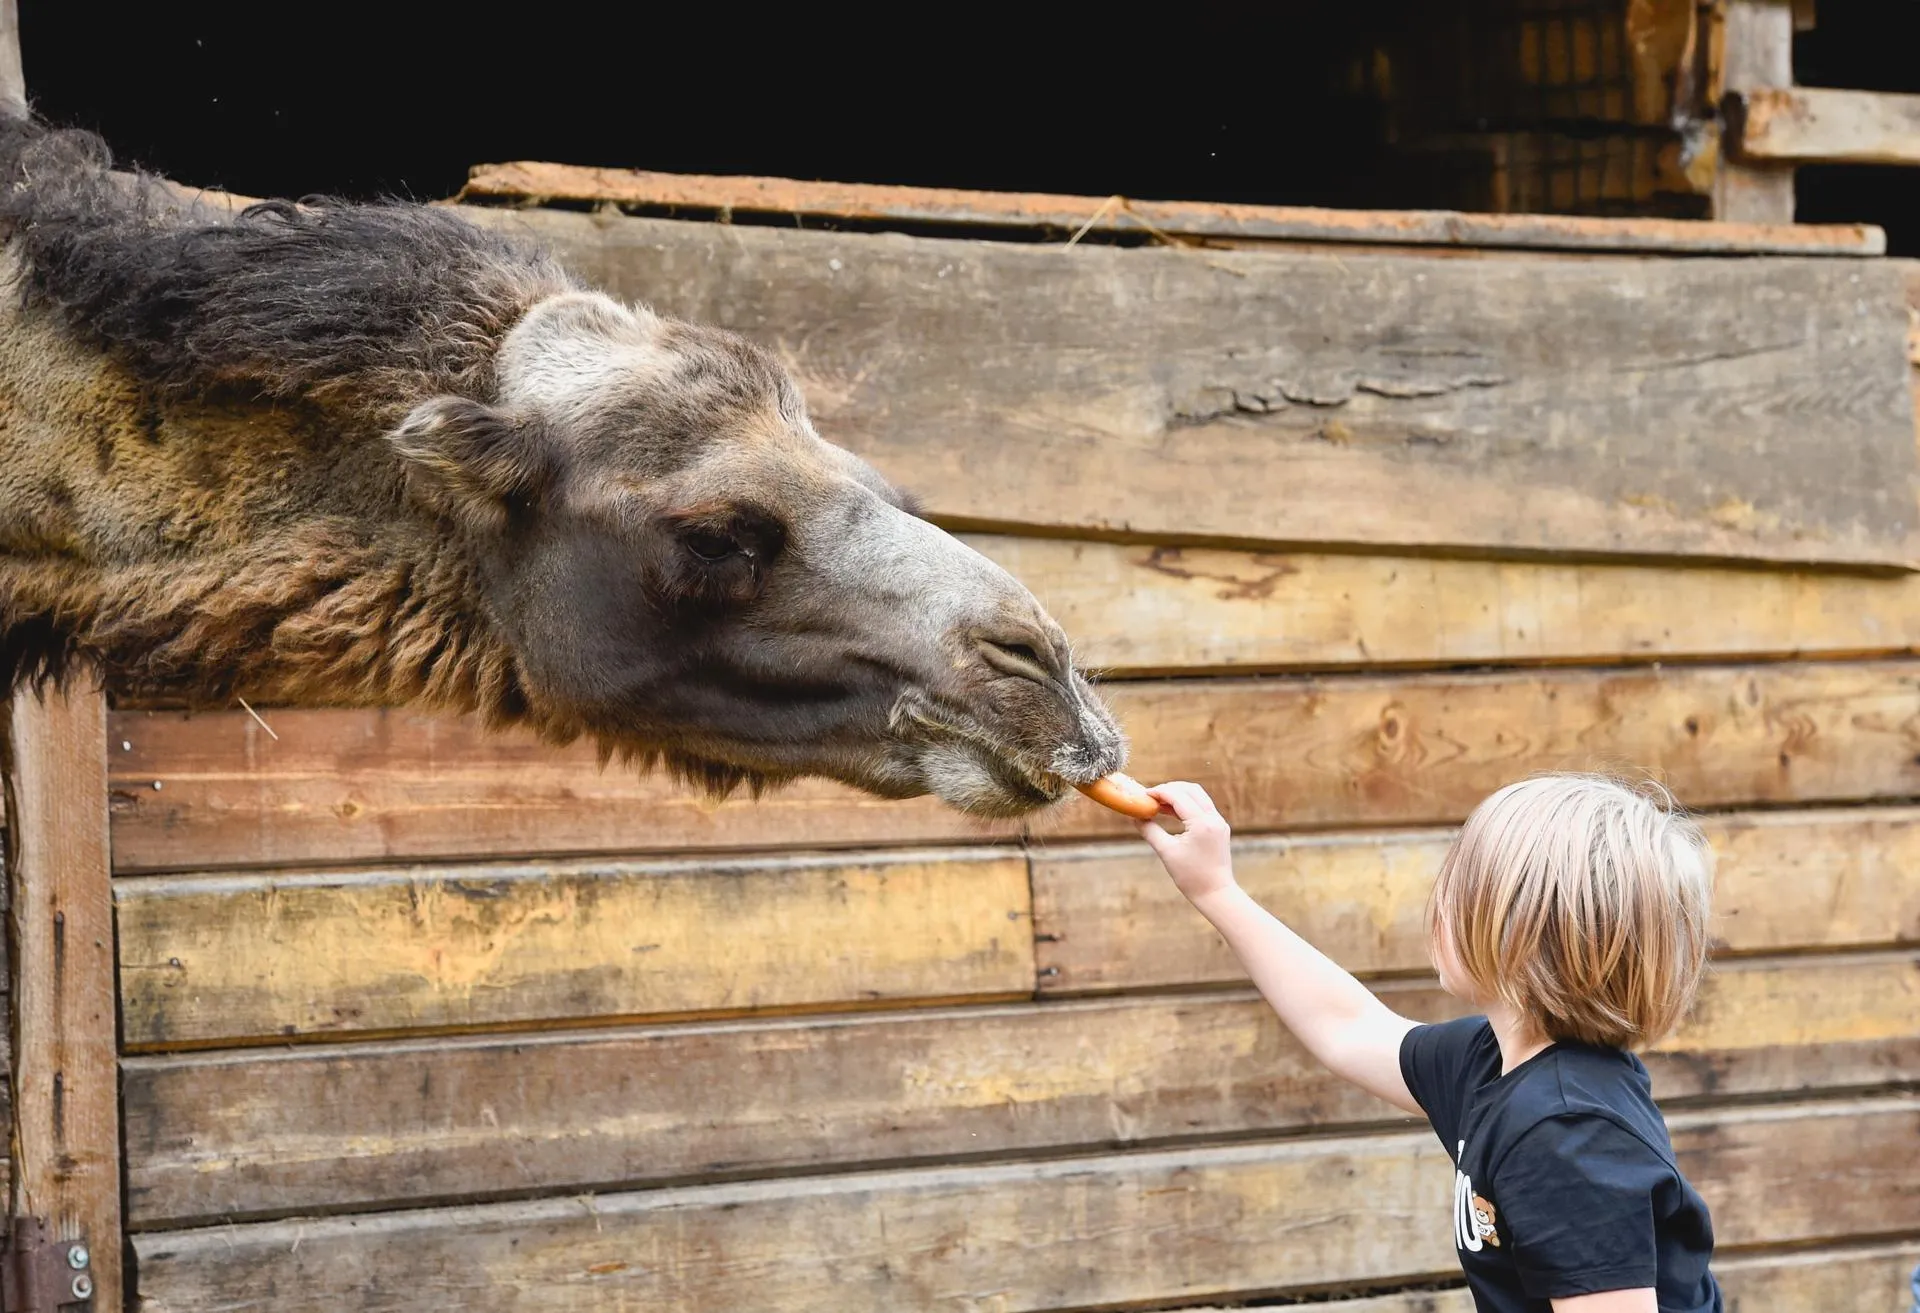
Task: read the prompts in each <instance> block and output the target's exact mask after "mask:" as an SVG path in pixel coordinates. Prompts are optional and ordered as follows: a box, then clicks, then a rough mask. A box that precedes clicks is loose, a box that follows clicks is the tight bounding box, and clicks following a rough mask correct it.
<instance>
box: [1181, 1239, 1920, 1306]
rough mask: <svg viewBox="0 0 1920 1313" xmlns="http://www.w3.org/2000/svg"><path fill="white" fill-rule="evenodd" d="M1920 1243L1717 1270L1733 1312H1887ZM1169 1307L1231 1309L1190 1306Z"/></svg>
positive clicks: (1767, 1258) (1409, 1299) (1748, 1258)
mask: <svg viewBox="0 0 1920 1313" xmlns="http://www.w3.org/2000/svg"><path fill="white" fill-rule="evenodd" d="M1916 1266H1920V1243H1895V1244H1885V1245H1865V1246H1859V1247H1848V1248H1835V1249H1814V1250H1809V1251H1807V1252H1804V1253H1794V1254H1764V1255H1738V1256H1735V1257H1732V1258H1723V1259H1717V1260H1716V1261H1715V1262H1714V1264H1713V1272H1714V1276H1715V1277H1716V1278H1717V1279H1718V1280H1719V1282H1720V1289H1721V1293H1722V1294H1724V1295H1725V1296H1726V1301H1727V1313H1816V1310H1817V1313H1887V1310H1888V1309H1898V1308H1899V1307H1900V1302H1901V1301H1902V1300H1905V1299H1908V1298H1910V1296H1909V1294H1908V1285H1907V1282H1908V1279H1909V1278H1910V1277H1911V1275H1912V1273H1913V1270H1914V1268H1915V1267H1916ZM1313 1308H1314V1313H1473V1296H1472V1295H1470V1294H1468V1293H1467V1291H1466V1290H1465V1289H1464V1288H1455V1289H1449V1290H1419V1291H1407V1292H1405V1293H1402V1294H1393V1295H1379V1296H1375V1297H1372V1298H1367V1299H1335V1300H1330V1301H1327V1302H1325V1303H1320V1302H1316V1303H1315V1304H1314V1305H1313ZM1171 1313H1232V1311H1231V1310H1228V1309H1224V1308H1219V1307H1214V1308H1205V1309H1200V1308H1188V1309H1177V1310H1172V1311H1171Z"/></svg>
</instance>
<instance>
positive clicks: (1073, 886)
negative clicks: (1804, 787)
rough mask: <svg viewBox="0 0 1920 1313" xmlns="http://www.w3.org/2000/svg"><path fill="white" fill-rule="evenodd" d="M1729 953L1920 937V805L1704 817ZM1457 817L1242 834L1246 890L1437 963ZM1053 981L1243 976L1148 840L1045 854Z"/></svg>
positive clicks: (1062, 984)
mask: <svg viewBox="0 0 1920 1313" xmlns="http://www.w3.org/2000/svg"><path fill="white" fill-rule="evenodd" d="M1706 828H1707V833H1708V837H1709V839H1710V840H1711V842H1712V844H1713V847H1714V850H1715V853H1716V855H1717V857H1718V870H1717V872H1716V875H1715V880H1716V885H1715V891H1714V918H1715V919H1714V939H1715V943H1716V946H1717V948H1718V950H1719V951H1720V952H1722V953H1767V952H1776V951H1781V950H1786V949H1800V948H1823V949H1843V948H1857V947H1868V946H1877V945H1897V944H1920V809H1915V808H1911V807H1892V808H1874V809H1867V810H1845V811H1810V812H1806V811H1780V812H1751V813H1744V814H1739V815H1734V816H1722V817H1711V818H1707V820H1706ZM1451 837H1452V832H1451V831H1431V830H1430V831H1412V832H1408V831H1399V832H1388V833H1381V834H1361V835H1326V836H1303V837H1297V838H1280V839H1272V838H1255V839H1239V840H1236V841H1235V846H1234V864H1235V867H1236V869H1237V871H1238V873H1239V877H1240V881H1241V883H1242V884H1243V885H1244V886H1245V887H1246V889H1247V891H1248V892H1249V893H1251V894H1252V895H1253V896H1254V897H1255V898H1257V899H1259V900H1260V901H1261V902H1262V903H1263V904H1265V905H1266V906H1267V907H1269V908H1271V909H1272V910H1273V912H1274V914H1275V915H1276V916H1279V917H1280V918H1281V919H1282V920H1285V921H1287V922H1288V923H1289V924H1291V925H1293V926H1294V927H1295V928H1296V929H1298V930H1299V931H1300V933H1302V934H1303V935H1306V936H1307V937H1308V938H1309V939H1311V940H1312V941H1313V942H1314V943H1315V944H1317V945H1319V946H1320V948H1321V949H1322V950H1323V951H1325V952H1326V953H1328V954H1329V955H1330V956H1332V957H1333V958H1334V959H1335V960H1336V961H1338V962H1340V963H1341V964H1343V965H1344V966H1346V967H1347V968H1348V969H1349V970H1353V971H1359V972H1365V973H1375V972H1398V971H1420V970H1425V969H1427V966H1428V957H1427V936H1426V901H1427V891H1428V890H1429V889H1431V888H1432V887H1433V879H1434V876H1435V875H1436V874H1437V873H1438V871H1439V869H1440V858H1441V857H1442V855H1443V854H1444V853H1445V852H1446V847H1447V843H1448V841H1449V839H1450V838H1451ZM1033 898H1034V904H1033V908H1034V935H1035V939H1036V948H1035V954H1036V960H1037V962H1038V964H1039V968H1040V988H1041V990H1042V991H1043V992H1046V993H1060V994H1068V993H1086V992H1094V991H1103V990H1115V989H1157V988H1165V987H1168V986H1187V985H1202V984H1218V983H1226V982H1232V981H1238V980H1240V979H1241V978H1242V972H1241V970H1240V966H1239V963H1238V962H1237V961H1235V959H1234V956H1233V954H1232V952H1231V951H1230V950H1229V949H1228V948H1227V946H1226V944H1225V942H1224V941H1223V940H1221V939H1220V937H1219V936H1218V935H1217V934H1215V933H1214V931H1213V929H1212V927H1210V926H1209V925H1207V923H1206V922H1205V921H1204V920H1202V919H1201V918H1200V917H1199V916H1197V915H1195V914H1194V913H1193V912H1192V911H1191V910H1190V909H1189V908H1188V907H1187V905H1186V900H1185V899H1183V898H1182V897H1181V896H1180V893H1179V891H1178V890H1176V889H1175V888H1174V887H1173V883H1172V882H1171V881H1170V880H1168V879H1167V876H1166V872H1165V871H1163V870H1162V869H1161V867H1160V863H1159V861H1158V860H1157V859H1156V858H1155V857H1154V856H1153V855H1152V854H1151V853H1149V852H1147V851H1145V849H1144V846H1143V845H1140V844H1135V843H1126V844H1111V845H1106V844H1101V845H1087V846H1079V847H1059V848H1053V849H1050V850H1044V851H1037V852H1035V853H1034V855H1033Z"/></svg>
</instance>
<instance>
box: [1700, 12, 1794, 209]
mask: <svg viewBox="0 0 1920 1313" xmlns="http://www.w3.org/2000/svg"><path fill="white" fill-rule="evenodd" d="M1714 26H1715V31H1714V37H1713V46H1712V48H1711V52H1710V59H1709V65H1710V68H1711V76H1710V86H1709V91H1710V98H1711V100H1712V102H1713V103H1714V104H1715V105H1723V104H1724V103H1725V101H1726V97H1727V96H1729V95H1732V94H1735V93H1738V92H1742V91H1746V90H1748V89H1750V88H1753V87H1790V86H1792V85H1793V6H1792V5H1791V4H1790V3H1788V2H1787V0H1716V4H1715V8H1714ZM1713 217H1714V218H1716V219H1725V220H1729V221H1732V222H1737V223H1792V222H1793V168H1792V166H1790V165H1781V164H1771V165H1752V164H1746V163H1742V162H1741V161H1740V160H1738V159H1734V158H1732V157H1731V155H1730V152H1728V151H1727V150H1726V149H1724V148H1723V150H1722V152H1721V159H1720V167H1719V169H1718V170H1717V171H1716V172H1715V174H1714V180H1713Z"/></svg>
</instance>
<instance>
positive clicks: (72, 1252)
mask: <svg viewBox="0 0 1920 1313" xmlns="http://www.w3.org/2000/svg"><path fill="white" fill-rule="evenodd" d="M92 1259H93V1255H91V1254H89V1253H88V1252H87V1247H86V1246H85V1245H73V1246H70V1247H69V1248H68V1250H67V1266H68V1267H70V1268H72V1269H73V1270H74V1271H76V1272H78V1271H80V1270H81V1269H82V1268H84V1267H85V1266H86V1265H87V1264H88V1263H89V1262H91V1261H92Z"/></svg>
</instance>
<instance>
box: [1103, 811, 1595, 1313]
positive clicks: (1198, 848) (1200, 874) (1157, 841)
mask: <svg viewBox="0 0 1920 1313" xmlns="http://www.w3.org/2000/svg"><path fill="white" fill-rule="evenodd" d="M1149 791H1150V792H1151V793H1152V794H1153V796H1154V797H1156V798H1158V799H1160V801H1161V802H1163V803H1165V804H1166V805H1167V806H1169V807H1171V808H1172V809H1173V813H1174V815H1176V816H1178V817H1179V818H1180V820H1181V823H1182V824H1183V825H1184V826H1185V827H1186V832H1185V833H1184V834H1170V833H1168V832H1167V831H1166V830H1163V829H1161V828H1160V826H1159V825H1157V824H1155V823H1154V822H1152V821H1140V822H1137V824H1138V825H1139V828H1140V834H1141V837H1142V838H1144V839H1145V840H1146V841H1147V843H1148V845H1149V846H1151V847H1152V848H1153V850H1154V852H1155V853H1157V854H1159V857H1160V860H1161V862H1162V863H1164V864H1165V866H1166V868H1167V873H1168V874H1169V875H1171V876H1172V877H1173V882H1174V884H1176V885H1177V886H1179V889H1180V892H1181V893H1183V894H1185V895H1186V896H1187V900H1188V901H1189V902H1191V903H1192V904H1193V905H1194V906H1195V907H1196V908H1198V909H1199V911H1200V914H1201V915H1202V916H1204V917H1206V918H1207V920H1209V921H1211V922H1213V925H1214V928H1215V929H1216V930H1218V931H1219V932H1220V933H1221V934H1222V935H1223V936H1225V938H1226V941H1227V944H1228V945H1229V946H1230V947H1231V948H1232V949H1233V951H1234V952H1235V953H1236V954H1237V955H1238V956H1239V958H1240V963H1241V965H1242V966H1244V967H1245V968H1246V969H1247V974H1248V975H1249V976H1252V977H1253V983H1254V984H1255V985H1257V986H1259V989H1260V992H1261V994H1263V995H1264V996H1265V997H1266V1000H1267V1002H1268V1003H1270V1004H1272V1006H1273V1010H1274V1011H1275V1012H1277V1013H1279V1014H1280V1020H1281V1021H1283V1022H1284V1023H1286V1027H1287V1029H1288V1030H1291V1031H1292V1032H1293V1033H1294V1035H1295V1036H1297V1037H1298V1038H1299V1040H1300V1042H1301V1043H1302V1044H1304V1045H1306V1046H1307V1049H1308V1051H1310V1052H1311V1053H1312V1054H1313V1056H1314V1057H1316V1058H1318V1059H1319V1060H1320V1061H1321V1062H1323V1063H1325V1064H1326V1066H1327V1068H1328V1069H1329V1070H1331V1071H1332V1072H1333V1073H1334V1075H1336V1076H1339V1077H1342V1078H1343V1079H1345V1080H1349V1081H1352V1082H1353V1083H1354V1084H1355V1085H1358V1086H1359V1087H1360V1088H1361V1089H1363V1090H1366V1091H1367V1092H1368V1093H1370V1094H1376V1095H1378V1096H1379V1097H1380V1098H1383V1099H1385V1100H1386V1101H1387V1102H1388V1103H1391V1104H1393V1105H1394V1106H1395V1107H1397V1108H1404V1109H1405V1110H1406V1111H1408V1112H1411V1113H1416V1114H1417V1113H1420V1112H1421V1108H1420V1105H1419V1104H1418V1103H1416V1102H1415V1101H1414V1097H1413V1095H1412V1094H1411V1093H1410V1092H1409V1091H1408V1089H1407V1082H1406V1079H1405V1078H1404V1077H1402V1076H1401V1074H1400V1041H1401V1040H1402V1039H1404V1038H1405V1037H1406V1034H1407V1032H1408V1031H1409V1030H1412V1029H1413V1026H1414V1023H1413V1022H1411V1021H1409V1020H1407V1018H1405V1017H1403V1016H1400V1015H1399V1014H1397V1013H1395V1012H1394V1011H1393V1010H1392V1009H1390V1008H1388V1007H1387V1005H1386V1004H1384V1003H1382V1002H1381V1001H1380V1000H1379V999H1377V998H1375V997H1374V996H1373V993H1372V991H1370V990H1368V989H1367V987H1366V986H1365V985H1362V984H1361V983H1360V982H1359V981H1357V980H1355V979H1354V978H1353V977H1352V976H1351V975H1349V974H1347V972H1346V971H1344V970H1342V969H1341V968H1340V966H1339V965H1338V964H1337V963H1335V962H1333V961H1332V960H1331V959H1330V958H1328V957H1327V956H1326V955H1325V954H1323V953H1322V952H1320V950H1319V949H1317V948H1315V947H1314V946H1313V945H1312V944H1309V943H1308V942H1307V941H1306V940H1304V939H1302V938H1301V937H1300V936H1299V935H1296V934H1295V933H1293V931H1291V930H1289V929H1287V927H1286V926H1284V925H1282V924H1281V923H1280V922H1279V921H1278V920H1277V919H1276V918H1275V917H1274V916H1273V915H1272V914H1271V913H1269V912H1268V911H1266V909H1264V908H1262V907H1261V906H1260V905H1259V904H1258V903H1256V902H1254V901H1253V899H1251V898H1249V897H1248V896H1247V894H1246V891H1245V890H1243V889H1241V888H1240V886H1239V885H1238V884H1237V883H1235V881H1234V878H1233V859H1232V856H1231V854H1230V852H1229V850H1228V846H1227V840H1228V837H1229V831H1228V829H1227V823H1226V821H1225V820H1223V819H1222V818H1221V816H1220V813H1219V812H1218V811H1217V810H1216V809H1215V808H1214V805H1213V799H1211V798H1209V797H1208V796H1207V794H1206V790H1204V789H1202V788H1201V787H1200V786H1199V785H1197V784H1186V783H1174V784H1162V785H1160V786H1159V787H1158V788H1155V789H1152V790H1149ZM1594 1313H1606V1311H1605V1310H1595V1311H1594Z"/></svg>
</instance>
